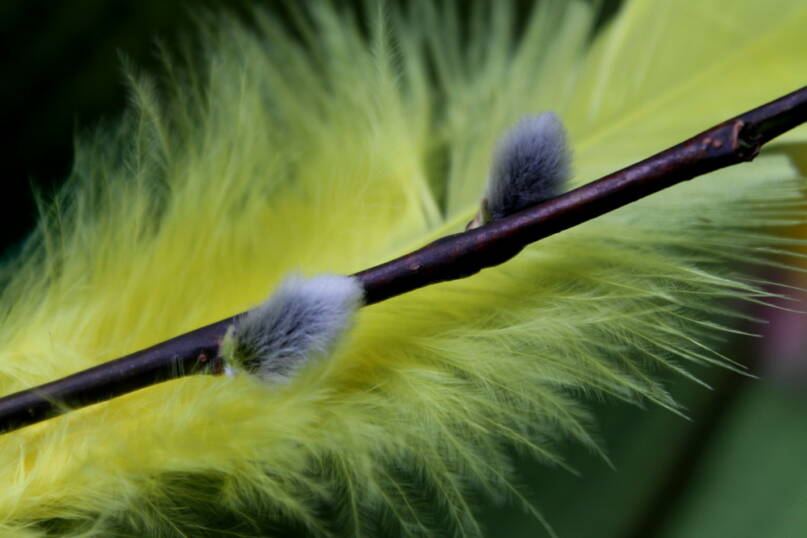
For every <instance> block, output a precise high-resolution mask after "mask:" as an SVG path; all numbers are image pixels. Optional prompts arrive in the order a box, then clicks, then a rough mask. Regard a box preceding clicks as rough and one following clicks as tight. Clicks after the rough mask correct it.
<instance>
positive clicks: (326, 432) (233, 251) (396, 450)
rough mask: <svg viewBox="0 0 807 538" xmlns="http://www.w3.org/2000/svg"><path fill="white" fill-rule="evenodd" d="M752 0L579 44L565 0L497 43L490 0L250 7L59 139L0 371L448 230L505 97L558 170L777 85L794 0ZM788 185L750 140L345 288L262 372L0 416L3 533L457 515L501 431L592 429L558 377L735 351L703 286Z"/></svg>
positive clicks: (791, 206) (712, 5) (153, 336)
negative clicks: (249, 15) (405, 278)
mask: <svg viewBox="0 0 807 538" xmlns="http://www.w3.org/2000/svg"><path fill="white" fill-rule="evenodd" d="M762 4H763V3H761V2H755V1H735V2H733V4H732V10H731V13H730V15H731V16H724V15H727V14H726V12H725V9H721V10H720V17H717V16H716V13H717V10H718V9H719V8H720V7H721V6H720V2H717V0H708V1H698V2H695V1H693V2H673V1H667V2H650V1H642V0H638V1H634V2H628V4H627V5H626V6H625V7H624V9H623V10H622V12H621V13H620V14H619V15H618V16H617V17H616V19H615V20H614V21H613V22H612V23H611V24H610V26H609V27H608V29H607V30H606V31H604V32H603V33H602V34H600V35H599V37H598V38H597V39H596V40H595V42H594V43H593V45H591V46H590V48H589V46H588V45H587V38H588V35H589V32H590V31H591V25H592V22H593V20H594V13H593V12H592V9H591V8H590V7H589V5H588V3H585V2H568V3H563V2H557V3H552V2H544V3H542V4H541V6H540V7H538V8H536V9H534V10H533V11H532V12H531V15H530V16H529V17H528V18H527V20H526V26H525V28H524V31H523V34H522V35H521V37H520V38H519V37H517V36H518V33H517V32H516V31H515V30H514V28H515V18H516V17H515V14H514V13H513V11H512V8H511V7H510V5H509V3H508V2H497V3H495V4H493V3H491V5H489V6H477V7H476V8H474V9H472V10H471V14H470V19H469V21H468V24H469V28H473V29H474V33H473V34H472V35H471V36H470V38H465V37H464V34H463V32H462V31H460V29H459V28H458V26H457V25H458V22H457V20H456V18H455V17H456V14H453V13H452V9H450V8H445V9H443V8H437V7H434V6H433V5H432V3H431V2H425V1H424V2H414V3H413V5H412V6H411V7H410V8H409V12H408V13H405V14H402V13H399V12H397V11H395V10H390V11H389V12H381V13H377V12H374V13H371V14H370V17H371V23H370V24H369V25H368V27H369V29H370V30H369V31H370V36H369V38H367V39H365V38H363V37H361V36H362V34H361V31H360V29H359V26H358V23H357V22H356V21H354V20H352V19H350V18H349V17H348V16H347V15H345V14H341V13H339V12H338V11H337V10H335V9H334V8H331V7H325V6H319V5H318V4H314V6H312V7H310V8H306V9H307V11H306V13H307V15H306V16H305V17H303V18H302V19H301V20H305V21H309V22H308V23H301V24H303V26H302V27H301V28H300V29H299V35H301V36H302V37H303V39H304V40H305V42H304V44H301V43H300V41H299V40H298V39H297V38H296V37H292V36H291V35H290V32H289V31H288V30H286V29H284V28H283V27H282V26H281V25H280V23H278V22H277V21H275V20H273V19H272V18H271V17H269V16H261V17H259V24H258V26H259V29H258V30H256V31H250V30H247V29H245V28H243V27H241V26H240V25H239V24H237V23H234V22H226V21H225V22H220V23H219V25H218V26H217V27H215V28H206V29H202V30H200V31H201V32H202V33H203V35H204V36H205V37H206V39H207V41H208V44H207V45H206V49H205V51H206V52H205V54H206V56H205V58H206V59H205V61H204V62H201V63H202V65H203V66H202V67H199V68H197V70H195V71H192V72H188V73H185V74H179V75H177V76H176V77H175V78H174V79H172V80H173V82H172V83H171V84H169V85H168V86H167V87H165V88H159V89H158V88H156V87H155V85H154V84H153V83H151V82H149V81H148V80H147V79H142V78H139V77H133V80H132V95H133V101H134V102H135V106H134V107H133V109H132V111H131V113H130V114H129V115H127V116H126V117H125V118H123V119H122V120H121V121H120V122H119V124H118V125H117V126H116V127H114V128H111V129H106V130H103V131H100V132H99V133H98V134H97V135H96V136H95V137H89V138H84V139H82V140H81V141H80V142H79V145H78V148H77V156H76V165H75V170H74V172H73V174H72V177H71V178H70V181H69V183H68V185H67V187H66V188H65V190H64V192H63V193H62V194H61V195H60V196H59V197H58V198H57V200H56V201H55V202H54V204H53V205H52V206H48V209H47V210H46V211H45V214H44V215H43V218H42V224H41V226H40V228H39V229H38V230H37V231H36V232H35V233H34V235H33V236H32V238H31V239H30V241H29V243H28V244H27V246H26V248H25V249H24V250H23V252H22V253H21V254H20V255H19V256H18V257H17V258H15V259H13V260H11V261H9V262H8V263H7V264H6V266H5V267H4V268H3V278H4V281H5V282H6V287H5V290H4V292H3V296H2V300H0V315H1V316H2V318H1V319H2V322H0V392H2V393H3V394H5V393H10V392H13V391H16V390H20V389H23V388H27V387H30V386H33V385H36V384H40V383H43V382H46V381H50V380H53V379H55V378H58V377H60V376H64V375H67V374H70V373H73V372H75V371H77V370H80V369H83V368H86V367H89V366H92V365H95V364H98V363H100V362H102V361H106V360H109V359H112V358H115V357H118V356H122V355H124V354H127V353H130V352H132V351H134V350H137V349H140V348H143V347H146V346H149V345H152V344H154V343H156V342H159V341H161V340H164V339H166V338H169V337H171V336H175V335H177V334H179V333H182V332H185V331H188V330H191V329H193V328H196V327H198V326H201V325H204V324H206V323H209V322H213V321H216V320H218V319H221V318H223V317H225V316H228V315H232V314H233V313H235V312H238V311H241V310H243V309H245V308H247V307H249V306H251V305H254V304H256V303H257V302H259V301H260V300H261V299H262V298H263V297H264V296H265V295H266V294H267V292H268V291H269V290H270V289H271V288H272V287H273V286H274V285H275V284H276V283H278V282H279V281H280V279H282V277H283V276H284V275H285V274H286V273H287V272H289V271H291V270H298V269H300V270H302V271H303V272H304V273H306V274H315V273H318V272H337V273H340V272H341V273H346V274H347V273H351V272H355V271H357V270H360V269H364V268H366V267H368V266H370V265H373V264H376V263H379V262H382V261H384V260H385V259H388V258H390V257H391V256H393V255H396V254H400V253H403V252H405V251H407V250H409V249H412V248H414V247H417V246H420V245H421V244H423V243H425V242H427V241H429V240H431V239H434V238H435V237H438V236H440V235H443V234H445V233H449V232H453V231H457V230H458V229H460V228H461V225H462V224H464V222H466V221H467V220H470V218H471V216H472V214H473V212H474V211H475V210H476V205H477V203H478V198H479V196H480V195H481V192H482V189H483V184H484V181H485V178H486V173H487V170H488V168H489V163H490V159H491V152H492V149H493V146H494V142H495V140H496V138H497V136H498V135H499V134H500V133H501V132H502V131H503V130H504V129H505V128H506V127H507V126H508V125H510V124H511V123H512V122H513V121H514V120H515V119H517V118H519V117H520V116H523V115H526V114H531V113H535V112H540V111H544V110H556V111H557V112H558V114H559V115H560V116H561V117H562V118H564V119H565V121H566V122H567V125H568V127H569V130H570V133H571V136H572V141H573V146H574V147H575V149H576V161H575V169H576V172H577V173H576V179H575V182H577V183H581V182H584V181H587V180H590V179H594V178H596V177H597V176H598V175H600V174H601V173H604V172H608V171H611V170H613V169H616V168H618V167H620V166H623V165H625V164H628V163H629V162H631V161H633V160H636V159H638V158H642V157H644V156H647V155H648V154H649V153H651V152H653V151H656V150H658V149H661V148H663V147H664V146H666V145H669V144H671V143H674V142H676V141H678V140H679V139H681V138H683V137H686V136H689V135H691V134H694V133H695V132H697V131H699V130H701V129H702V128H704V127H707V126H708V125H710V124H711V123H714V122H715V121H717V120H720V119H723V118H724V117H728V116H730V115H733V114H736V113H739V112H742V111H743V110H744V109H746V108H749V107H751V106H753V105H756V104H760V103H761V102H764V101H766V100H769V99H772V98H774V97H776V96H778V95H779V94H783V93H785V92H787V91H790V90H792V89H794V88H795V87H797V86H798V85H800V84H803V83H804V80H803V79H800V78H799V77H801V76H803V73H805V72H807V71H805V69H804V67H805V58H807V54H805V53H807V42H805V41H804V39H803V34H802V32H803V28H804V27H805V25H807V8H805V7H804V5H803V2H801V1H800V0H779V1H778V2H776V6H773V7H769V6H768V5H767V4H766V5H765V6H764V7H763V6H762ZM371 11H372V10H371ZM168 67H169V69H170V66H168ZM170 72H171V73H174V71H170ZM805 138H807V130H805V129H804V128H802V129H799V130H797V131H794V132H793V133H792V134H791V135H788V140H790V141H804V140H805ZM801 187H802V182H801V180H800V179H799V178H798V174H797V172H796V171H795V170H794V168H793V166H792V165H791V164H790V162H789V161H788V160H787V159H786V158H785V157H784V156H782V155H775V154H770V155H767V154H764V155H762V156H761V157H760V158H759V159H758V160H757V161H756V162H755V163H753V164H751V165H742V166H740V167H735V168H732V169H729V170H725V171H722V172H719V173H715V174H711V175H710V176H708V177H704V178H700V179H697V180H695V181H692V182H689V183H688V184H686V185H681V186H678V187H675V188H673V189H671V190H670V191H669V192H664V193H662V194H659V195H655V196H653V197H651V198H649V199H646V200H644V201H642V202H639V203H636V204H634V205H633V206H631V207H627V208H624V209H622V210H619V211H616V212H614V213H612V214H609V215H607V216H604V217H601V218H598V219H596V220H595V221H592V222H590V223H587V224H584V225H582V226H580V227H578V228H576V229H573V230H570V231H568V232H564V233H563V234H560V235H558V236H554V237H552V238H550V239H548V240H546V241H542V242H540V243H539V244H536V245H534V246H532V247H530V248H528V249H527V250H526V251H525V252H523V253H522V254H520V255H519V256H518V257H517V258H515V259H513V260H512V261H510V262H508V263H507V264H505V265H503V266H501V267H499V268H495V269H491V270H486V271H484V272H482V273H481V274H478V275H476V276H474V277H471V278H469V279H466V280H464V281H459V282H454V283H449V284H443V285H437V286H432V287H429V288H425V289H422V290H419V291H416V292H413V293H410V294H408V295H406V296H402V297H399V298H396V299H393V300H390V301H387V302H385V303H381V304H379V305H375V306H372V307H369V308H366V309H363V311H362V312H361V313H360V316H359V319H358V322H357V326H356V328H355V330H354V331H353V332H352V333H351V335H350V337H349V338H348V341H347V342H346V343H345V344H344V346H342V348H341V350H340V351H339V352H338V353H337V354H336V355H335V356H333V357H332V358H331V360H329V361H326V362H323V363H320V364H318V365H316V366H314V367H311V368H309V369H307V370H306V371H305V372H304V373H303V375H302V376H301V377H299V378H298V379H296V380H295V382H294V383H292V384H290V385H289V386H288V387H286V388H283V389H281V390H267V389H266V388H265V387H262V386H259V385H257V384H255V383H253V382H251V381H249V380H247V379H244V378H235V379H227V378H213V377H198V378H187V379H182V380H178V381H173V382H170V383H165V384H163V385H159V386H155V387H152V388H149V389H145V390H141V391H138V392H135V393H132V394H130V395H127V396H125V397H122V398H118V399H116V400H114V401H110V402H108V403H103V404H99V405H95V406H92V407H90V408H87V409H83V410H80V411H76V412H73V413H69V414H67V415H65V416H62V417H59V418H57V419H53V420H49V421H47V422H44V423H41V424H38V425H35V426H32V427H29V428H25V429H23V430H20V431H17V432H14V433H11V434H7V435H4V436H2V437H0V484H2V485H3V487H2V488H0V531H2V532H3V533H6V534H17V535H20V536H41V535H44V534H46V533H47V532H48V531H49V530H51V531H52V530H53V529H56V531H57V532H59V533H61V534H70V533H73V534H77V535H78V534H82V533H84V534H83V535H88V536H89V535H98V536H109V535H113V534H116V533H118V534H131V535H154V536H157V535H162V536H178V535H188V536H196V535H203V534H205V533H208V532H210V533H214V535H215V531H216V529H219V530H221V529H226V530H227V531H228V532H231V533H232V534H234V535H244V536H263V535H267V534H271V533H276V534H278V535H285V534H286V533H287V532H290V531H289V529H285V528H281V527H270V526H267V525H269V523H268V522H274V523H273V524H278V522H281V523H283V524H287V525H290V526H291V528H292V530H297V531H301V532H305V533H321V534H326V533H328V532H343V533H345V534H347V535H357V534H359V533H360V532H362V531H364V532H367V533H369V534H370V535H373V534H375V533H374V531H373V527H372V525H373V523H374V522H378V513H379V512H383V511H386V512H387V514H388V515H389V516H391V517H390V519H391V520H392V521H394V522H396V524H398V525H400V526H401V529H402V530H403V531H404V532H405V533H408V534H413V535H417V534H424V533H428V532H433V529H434V528H435V527H437V528H440V527H442V526H448V527H450V528H452V529H453V530H454V531H456V532H458V533H461V534H470V535H473V534H478V533H480V532H481V531H480V529H479V527H478V524H477V523H476V522H475V520H474V517H473V512H472V510H471V509H470V507H469V503H470V501H469V491H470V490H471V489H473V488H483V489H486V490H488V491H489V492H490V493H491V494H494V495H498V494H508V492H510V493H512V492H513V491H514V490H512V489H511V486H509V485H508V484H509V483H510V480H511V478H512V477H513V473H512V470H511V469H510V468H509V465H508V460H507V456H506V453H507V450H506V448H505V447H506V446H507V445H508V444H509V443H515V444H517V445H519V446H522V447H524V448H526V449H528V450H531V451H532V452H534V454H535V455H536V456H538V457H541V458H544V459H545V460H546V461H549V462H556V463H562V455H560V454H557V453H556V452H555V451H554V450H553V448H552V443H553V441H555V440H558V439H559V438H563V437H574V438H577V439H579V440H580V441H582V442H583V443H586V444H588V445H590V446H592V447H596V445H595V442H594V440H593V439H592V437H591V435H590V433H589V430H588V428H587V425H588V422H589V419H588V415H587V414H586V412H585V410H584V409H583V408H582V407H581V406H580V404H579V403H578V395H579V394H580V393H588V392H594V393H598V394H609V395H612V396H615V397H617V398H622V399H627V400H631V401H641V400H645V399H649V400H651V401H654V402H657V403H658V404H660V405H664V406H667V407H669V408H670V409H673V410H677V406H676V404H675V402H674V400H673V399H672V398H671V397H670V395H668V394H667V393H666V392H665V390H664V388H663V386H661V385H660V384H659V383H658V382H657V381H655V380H654V379H653V377H652V371H653V370H655V369H658V368H673V369H675V370H676V371H679V372H681V373H682V374H685V375H689V374H687V373H686V367H687V366H688V365H689V364H702V363H718V364H723V365H726V364H727V362H726V361H725V359H724V358H722V357H721V356H719V355H718V354H717V353H715V352H714V351H713V350H712V349H711V346H712V345H713V343H714V339H715V338H716V337H717V336H719V335H720V334H721V333H722V330H723V329H721V326H720V325H719V323H726V324H730V323H731V318H732V316H735V315H736V314H735V313H734V312H733V311H731V310H729V309H727V308H726V307H725V305H724V304H723V303H722V302H721V301H722V300H723V299H736V298H745V299H749V300H763V299H764V294H763V292H762V291H761V290H759V289H758V288H757V287H756V286H755V285H754V284H752V283H750V282H748V281H746V280H744V279H743V276H742V274H740V273H739V272H738V271H739V269H738V268H737V263H736V262H737V261H741V262H759V263H764V262H765V261H766V259H767V256H768V253H766V252H763V251H761V250H755V249H759V248H760V247H765V248H770V249H775V248H780V247H781V248H786V247H787V246H788V245H787V242H786V241H785V240H784V239H781V238H777V237H776V236H774V235H768V234H766V233H763V232H762V231H754V230H761V229H762V228H766V229H769V228H771V227H775V226H780V225H786V224H789V223H791V222H792V221H794V220H800V219H803V218H804V211H803V209H802V205H801V203H802V197H801V194H800V188H801ZM721 320H722V321H721ZM430 503H433V506H431V508H432V509H431V510H429V509H428V508H429V506H428V505H429V504H430ZM435 517H436V520H435ZM434 532H437V531H434Z"/></svg>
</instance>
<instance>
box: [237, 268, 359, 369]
mask: <svg viewBox="0 0 807 538" xmlns="http://www.w3.org/2000/svg"><path fill="white" fill-rule="evenodd" d="M363 294H364V292H363V290H362V287H361V284H360V283H359V282H358V281H357V280H356V279H355V278H352V277H349V276H342V275H319V276H316V277H313V278H309V279H305V278H302V277H300V276H290V277H287V278H286V279H285V280H284V281H283V282H282V283H281V284H280V286H278V288H277V290H275V291H274V292H273V293H272V295H270V296H269V298H268V299H266V300H265V301H264V302H262V303H261V304H260V305H258V306H256V307H255V308H252V309H250V310H249V311H248V312H246V313H245V314H243V315H242V316H239V317H238V319H237V320H236V321H235V323H234V324H233V326H232V328H231V329H230V330H229V331H228V333H227V336H226V337H225V341H224V342H223V344H222V347H223V350H222V355H223V357H224V360H225V364H227V365H235V366H236V367H237V368H240V369H243V370H246V371H247V372H248V373H250V374H252V375H255V376H257V377H258V378H259V379H261V380H262V381H264V382H267V383H285V382H288V381H289V380H291V379H292V378H293V377H294V376H295V375H297V373H299V372H300V370H301V369H302V368H303V367H305V365H306V364H307V363H308V362H310V361H311V360H313V359H317V358H323V357H325V356H326V355H328V354H329V353H331V352H332V351H333V350H334V348H335V347H336V345H337V344H338V343H339V340H340V339H341V338H342V336H343V335H344V333H345V331H347V330H348V329H349V328H350V326H351V325H352V324H353V316H354V315H355V313H356V310H357V309H358V308H359V307H360V306H361V301H362V296H363Z"/></svg>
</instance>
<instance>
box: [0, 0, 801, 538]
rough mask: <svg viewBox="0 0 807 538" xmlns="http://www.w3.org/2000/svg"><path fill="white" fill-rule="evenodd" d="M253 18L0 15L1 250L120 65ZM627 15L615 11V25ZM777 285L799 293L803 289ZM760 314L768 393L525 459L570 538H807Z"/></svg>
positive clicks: (153, 7) (96, 117)
mask: <svg viewBox="0 0 807 538" xmlns="http://www.w3.org/2000/svg"><path fill="white" fill-rule="evenodd" d="M255 3H256V2H254V1H249V0H226V1H225V0H219V1H216V0H195V1H193V2H190V1H187V2H181V1H160V0H141V1H133V0H117V1H109V0H82V1H81V2H68V1H66V0H51V1H48V2H32V1H27V0H4V1H3V2H2V3H0V80H2V84H0V118H2V125H3V127H4V129H3V132H4V133H5V137H4V141H3V144H0V148H2V149H0V151H2V157H3V161H2V162H3V163H4V164H5V180H4V182H3V195H2V196H1V197H0V215H2V218H3V224H2V226H0V247H2V250H3V251H5V252H6V253H8V252H10V251H11V250H13V249H14V248H15V245H18V244H19V242H20V240H21V239H22V238H24V237H25V235H26V234H27V233H28V231H29V230H30V229H31V227H32V226H33V224H34V222H35V215H36V210H35V203H34V197H33V196H32V192H34V191H38V192H41V193H42V194H43V195H44V197H45V198H47V197H48V193H50V192H52V191H53V189H55V188H58V186H59V185H60V183H61V181H62V180H63V178H64V177H66V175H67V173H68V171H69V169H70V166H71V159H72V140H73V137H74V134H75V133H76V132H81V131H83V130H85V129H88V128H91V127H92V126H93V125H95V124H97V123H98V122H99V121H103V120H105V119H114V118H115V117H116V116H117V115H119V114H120V113H121V111H122V110H123V108H124V107H125V106H126V103H127V92H126V88H125V84H124V82H123V75H122V70H121V56H124V57H127V58H129V59H130V60H131V61H132V63H133V64H134V65H136V66H138V67H139V68H141V69H142V70H145V71H149V70H155V69H157V67H158V64H159V62H158V60H157V55H156V42H157V40H158V39H159V40H160V41H162V42H164V43H165V44H166V45H167V47H168V48H169V49H170V48H171V47H172V46H173V45H175V44H176V43H178V41H179V40H180V39H181V38H182V36H184V35H187V34H188V33H189V32H191V30H192V27H193V15H194V14H195V13H198V12H199V11H200V10H204V9H209V8H213V9H215V10H218V9H228V10H236V11H237V12H239V13H241V14H242V15H243V16H244V17H245V18H247V19H248V17H249V15H248V13H249V9H248V6H251V5H254V4H255ZM618 6H619V1H618V0H615V1H610V2H605V3H604V6H603V12H602V16H601V19H600V20H601V23H605V22H607V20H608V18H609V16H611V15H612V14H613V13H614V11H615V10H616V9H618ZM768 276H770V275H768ZM776 278H780V279H781V278H784V279H786V280H788V281H789V282H791V283H792V284H794V285H799V281H798V279H797V278H796V277H795V276H793V275H781V274H780V275H776ZM752 314H753V315H756V316H761V317H765V318H768V319H770V320H771V321H772V322H773V323H771V324H770V325H769V326H767V327H768V328H766V329H765V330H764V331H763V332H765V333H767V334H766V338H764V339H751V338H747V337H738V338H737V339H736V340H734V341H731V342H727V343H726V349H725V350H724V352H725V353H727V354H729V355H730V356H732V357H733V358H736V359H738V360H740V361H742V362H744V363H745V364H746V365H748V367H749V368H750V371H752V372H753V373H754V374H756V375H758V376H760V379H751V378H745V377H741V376H739V375H737V374H734V373H731V372H725V371H716V370H713V369H712V370H704V371H698V372H697V374H698V375H699V376H701V377H703V378H704V379H705V380H706V381H707V382H709V383H710V384H711V385H712V386H713V387H714V390H712V391H708V390H706V389H704V388H703V387H700V386H697V385H694V384H693V383H690V382H687V381H685V380H680V379H674V378H670V379H669V388H670V390H671V392H672V393H673V394H675V395H676V396H677V397H678V398H679V399H680V401H681V402H682V403H683V404H684V405H685V406H686V408H687V410H688V415H689V420H685V419H684V418H681V417H680V416H676V415H673V414H672V413H670V412H668V411H664V410H661V409H658V408H655V407H649V408H647V409H638V408H635V407H630V406H627V405H624V404H621V403H618V402H610V401H592V402H589V403H590V406H591V407H592V408H593V409H594V411H595V414H596V416H597V418H598V422H599V437H600V439H601V440H602V445H603V446H604V448H605V449H606V452H607V453H608V454H609V455H610V457H611V459H612V462H613V466H614V467H613V468H611V467H609V466H608V464H607V463H606V462H604V461H602V459H600V458H598V457H597V456H595V455H593V454H590V453H587V452H585V451H583V450H582V449H581V448H580V447H578V446H576V445H572V444H569V446H566V447H563V448H562V450H563V451H564V453H565V454H566V455H567V457H568V461H569V463H570V465H571V466H572V467H573V468H575V469H576V470H577V471H578V472H579V474H578V475H574V474H571V473H569V472H568V471H565V470H562V469H552V468H547V467H544V466H541V465H538V464H536V463H534V462H532V461H530V460H527V459H523V458H518V457H517V469H518V474H519V476H520V481H521V483H522V484H523V485H525V486H527V489H528V491H529V493H530V495H531V499H532V500H533V501H534V502H535V503H536V505H537V506H538V507H539V508H540V510H541V511H542V513H543V514H544V516H545V517H546V519H547V520H548V521H549V522H550V523H551V524H552V526H553V527H554V529H555V530H556V532H557V533H558V534H559V535H560V536H561V537H656V536H657V537H665V538H674V537H675V538H678V537H746V536H748V537H752V536H753V537H757V536H764V537H771V538H784V537H788V538H790V537H801V536H807V464H805V455H806V454H807V451H806V450H805V449H806V448H807V419H806V417H807V391H805V385H806V384H807V365H806V363H807V361H805V360H804V359H803V357H804V353H803V350H804V348H805V341H804V340H805V336H804V333H805V331H804V330H803V327H804V322H803V321H802V320H801V319H800V318H799V316H798V315H797V314H791V313H787V312H775V311H772V310H765V309H759V310H757V311H755V312H752ZM763 328H765V327H764V326H763ZM747 329H749V330H751V331H754V332H758V331H759V330H760V327H759V326H757V327H748V328H747ZM480 503H481V507H480V511H481V514H482V516H483V519H484V523H485V525H486V527H487V529H488V534H489V536H510V537H527V536H545V535H546V532H545V531H544V529H543V528H542V527H541V525H540V524H539V523H538V522H536V521H535V520H534V519H533V518H531V517H529V516H527V515H526V514H524V513H523V512H522V511H521V510H520V509H519V508H518V507H517V506H514V505H513V504H505V505H503V506H494V505H492V504H490V503H487V502H485V501H484V500H482V501H480Z"/></svg>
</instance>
